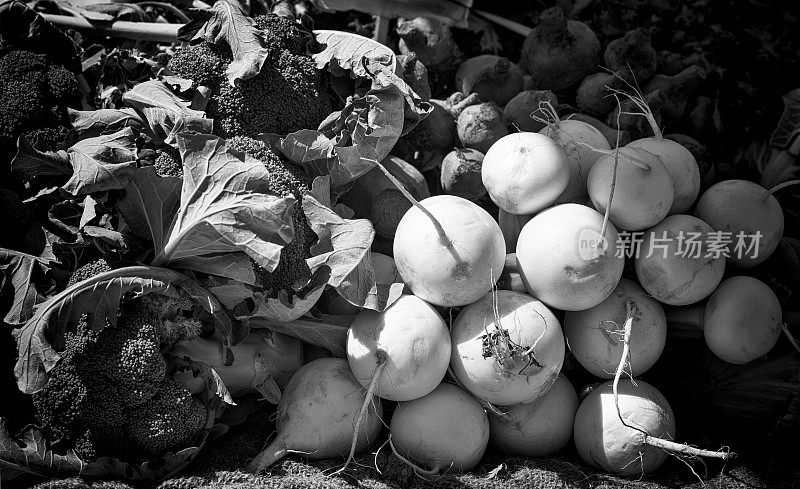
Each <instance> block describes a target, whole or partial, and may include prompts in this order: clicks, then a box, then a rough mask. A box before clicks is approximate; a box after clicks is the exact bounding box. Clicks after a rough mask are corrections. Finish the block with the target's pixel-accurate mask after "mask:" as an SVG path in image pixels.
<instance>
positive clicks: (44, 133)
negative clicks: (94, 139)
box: [22, 126, 78, 151]
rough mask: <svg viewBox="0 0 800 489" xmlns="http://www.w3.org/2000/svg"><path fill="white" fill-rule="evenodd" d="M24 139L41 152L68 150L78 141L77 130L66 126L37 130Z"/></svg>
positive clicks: (25, 135) (26, 135)
mask: <svg viewBox="0 0 800 489" xmlns="http://www.w3.org/2000/svg"><path fill="white" fill-rule="evenodd" d="M22 137H23V138H25V142H27V143H28V144H29V145H31V146H32V147H34V148H36V149H38V150H39V151H59V150H66V149H68V148H69V147H70V146H72V145H73V144H75V142H77V140H78V137H77V133H76V132H75V129H73V128H71V127H65V126H55V127H43V128H41V129H35V130H33V131H28V132H26V133H24V134H23V135H22Z"/></svg>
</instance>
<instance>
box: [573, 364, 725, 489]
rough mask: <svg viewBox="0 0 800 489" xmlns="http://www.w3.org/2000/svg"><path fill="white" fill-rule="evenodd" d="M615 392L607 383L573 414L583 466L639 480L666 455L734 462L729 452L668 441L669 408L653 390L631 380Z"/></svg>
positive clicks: (671, 428) (672, 423)
mask: <svg viewBox="0 0 800 489" xmlns="http://www.w3.org/2000/svg"><path fill="white" fill-rule="evenodd" d="M614 386H615V383H614V382H607V383H605V384H603V385H601V386H599V387H596V388H594V389H593V390H592V391H591V392H590V393H589V395H588V396H586V398H585V399H584V400H583V402H581V404H580V406H579V407H578V411H577V413H575V426H574V430H573V434H574V437H575V447H576V448H577V450H578V455H579V456H580V457H581V459H582V460H583V461H584V462H585V463H587V464H589V465H591V466H593V467H597V468H599V469H602V470H605V471H607V472H611V473H613V474H619V475H641V474H647V473H650V472H652V471H654V470H656V469H657V468H658V467H660V466H661V464H663V463H664V461H665V460H666V459H667V457H668V456H669V454H670V453H673V454H675V455H679V456H680V455H684V456H703V457H713V458H721V459H730V458H733V456H734V454H733V453H730V452H713V451H709V450H701V449H698V448H694V447H690V446H688V445H683V444H680V443H676V442H674V441H671V440H670V439H671V438H672V437H673V436H675V419H674V415H673V413H672V408H671V407H670V405H669V403H668V402H667V400H666V398H664V396H663V395H662V394H661V393H660V392H659V391H658V390H657V389H656V388H655V387H653V386H651V385H650V384H648V383H646V382H644V381H641V380H636V381H635V382H634V381H632V380H629V379H622V380H620V381H619V382H618V384H617V388H616V389H615V387H614ZM615 391H616V395H615Z"/></svg>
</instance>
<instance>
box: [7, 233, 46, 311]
mask: <svg viewBox="0 0 800 489" xmlns="http://www.w3.org/2000/svg"><path fill="white" fill-rule="evenodd" d="M49 270H50V268H49V267H48V266H47V264H46V263H44V262H43V261H42V260H40V259H38V258H36V257H35V256H31V255H26V254H25V253H20V252H18V251H13V250H6V249H3V248H0V292H2V294H3V295H4V296H10V297H11V298H12V304H11V307H10V308H9V310H8V312H7V313H6V315H5V317H4V318H3V321H5V322H6V323H8V324H10V325H12V326H18V325H20V324H23V323H24V322H26V321H27V320H28V319H30V317H31V316H32V315H33V309H34V306H35V305H36V303H37V302H41V301H43V300H44V297H42V295H41V294H39V292H38V291H37V290H36V283H37V281H39V280H41V279H43V278H44V276H45V274H47V273H48V272H49Z"/></svg>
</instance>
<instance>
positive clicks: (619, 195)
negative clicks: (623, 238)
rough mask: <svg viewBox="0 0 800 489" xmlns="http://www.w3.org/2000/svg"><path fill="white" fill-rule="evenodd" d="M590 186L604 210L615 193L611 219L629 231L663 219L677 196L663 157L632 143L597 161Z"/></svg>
mask: <svg viewBox="0 0 800 489" xmlns="http://www.w3.org/2000/svg"><path fill="white" fill-rule="evenodd" d="M617 153H618V154H617ZM612 182H616V184H615V185H612ZM587 185H588V190H589V197H591V199H592V203H593V204H594V206H595V208H596V209H597V210H598V211H600V212H605V210H606V208H607V207H608V202H609V200H610V199H611V195H612V192H613V202H612V204H611V206H610V214H609V219H610V220H611V222H612V223H614V225H615V226H617V227H618V228H620V229H625V230H627V231H639V230H642V229H645V228H648V227H650V226H653V225H655V224H657V223H658V222H660V221H661V220H662V219H664V217H665V216H666V215H667V213H668V212H669V210H670V208H671V206H672V201H673V197H674V190H673V188H672V178H671V177H670V176H669V172H668V170H667V168H666V167H665V166H664V163H662V162H661V159H660V158H659V157H658V156H656V155H654V154H652V153H650V152H648V151H645V150H643V149H638V148H632V147H630V146H626V147H624V148H620V149H619V151H618V152H614V153H610V154H606V155H605V156H603V157H602V158H600V159H599V160H597V162H596V163H595V164H594V166H593V167H592V169H591V171H590V172H589V178H588V184H587ZM612 189H613V190H612Z"/></svg>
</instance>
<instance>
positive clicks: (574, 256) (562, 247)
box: [516, 204, 624, 311]
mask: <svg viewBox="0 0 800 489" xmlns="http://www.w3.org/2000/svg"><path fill="white" fill-rule="evenodd" d="M603 227H604V220H603V216H602V215H601V214H600V213H598V212H597V211H596V210H594V209H592V208H590V207H586V206H583V205H579V204H561V205H557V206H555V207H553V208H551V209H547V210H546V211H544V212H542V213H540V214H538V215H536V216H534V217H533V219H531V220H530V221H529V222H528V223H527V224H526V225H525V227H523V228H522V231H521V232H520V235H519V240H518V242H517V249H516V254H517V261H518V262H519V265H520V268H519V271H520V273H521V274H522V280H523V281H524V282H525V286H526V287H527V288H528V292H529V293H530V294H531V295H532V296H534V297H536V298H537V299H539V300H541V301H542V302H544V303H545V304H547V305H548V306H551V307H555V308H556V309H561V310H566V311H580V310H582V309H588V308H590V307H593V306H596V305H597V304H600V303H601V302H603V300H605V298H606V297H608V296H609V295H610V294H611V292H612V291H613V290H614V287H616V286H617V283H618V282H619V279H620V277H621V276H622V269H623V267H624V259H623V257H622V255H618V254H617V253H616V252H615V250H614V244H615V243H616V242H617V237H618V236H617V230H616V228H614V226H613V225H612V224H610V223H606V225H605V229H603Z"/></svg>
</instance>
